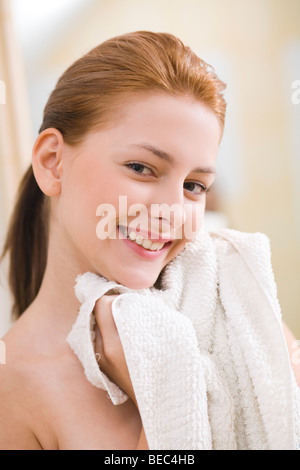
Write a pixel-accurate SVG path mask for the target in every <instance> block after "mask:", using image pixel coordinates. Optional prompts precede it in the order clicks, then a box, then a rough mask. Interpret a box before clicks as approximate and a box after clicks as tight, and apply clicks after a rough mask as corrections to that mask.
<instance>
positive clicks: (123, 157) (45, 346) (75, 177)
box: [0, 93, 220, 450]
mask: <svg viewBox="0 0 300 470" xmlns="http://www.w3.org/2000/svg"><path fill="white" fill-rule="evenodd" d="M123 111H124V112H123V113H122V116H121V118H120V119H119V120H118V121H117V122H116V124H115V125H114V126H111V127H109V128H108V129H106V130H101V131H97V132H92V133H90V134H89V135H88V136H87V137H86V138H85V140H84V142H83V143H82V144H81V145H79V147H75V148H74V147H71V146H69V145H67V144H66V143H65V142H64V141H63V138H62V136H61V134H60V133H59V132H58V131H57V130H56V129H47V130H46V131H44V132H43V133H42V134H41V135H40V136H39V137H38V139H37V141H36V144H35V146H34V149H33V157H32V164H33V169H34V173H35V177H36V180H37V182H38V184H39V186H40V188H41V189H42V191H43V192H44V193H45V194H46V195H47V196H48V197H49V198H50V199H51V223H50V240H49V248H48V261H47V267H46V272H45V275H44V279H43V282H42V286H41V289H40V291H39V293H38V295H37V297H36V299H35V300H34V301H33V303H32V304H31V305H30V306H29V307H28V308H27V310H26V311H25V312H24V313H23V314H22V316H21V317H20V318H19V320H18V321H17V322H16V323H15V324H14V326H13V327H12V328H11V330H10V331H9V332H8V333H7V334H6V335H5V337H4V338H3V340H4V341H5V344H6V351H7V358H6V362H7V363H6V364H5V365H1V366H0V403H1V406H0V449H49V450H51V449H52V450H56V449H60V450H63V449H109V450H114V449H130V450H132V449H147V441H146V437H145V434H144V430H143V427H142V422H141V418H140V414H139V410H138V403H136V400H135V396H134V390H133V388H132V384H131V381H130V377H129V374H128V370H127V366H126V361H125V358H124V353H123V350H122V346H121V343H120V340H119V337H118V334H117V331H116V328H115V325H114V322H113V319H112V316H111V302H112V298H107V297H108V296H104V297H103V298H102V299H100V300H99V301H98V302H97V304H96V308H95V314H96V319H97V324H98V328H99V331H98V330H97V341H96V350H97V351H99V352H100V354H101V356H102V359H101V364H100V365H101V368H103V370H104V371H105V372H106V373H107V374H108V375H109V376H110V377H111V378H112V379H113V380H114V381H115V382H116V383H117V384H118V385H119V386H120V387H121V388H123V390H124V391H125V392H126V393H127V394H128V396H129V397H130V398H129V399H128V400H127V401H126V402H125V403H124V404H122V405H119V406H114V405H113V404H112V403H111V401H110V399H109V398H108V397H107V394H106V392H104V391H102V390H100V389H97V388H95V387H94V386H92V385H91V384H90V383H89V382H88V381H87V379H86V378H85V375H84V371H83V368H82V366H81V364H80V363H79V361H78V359H77V357H76V356H75V355H74V353H73V352H72V351H71V349H70V348H69V346H68V344H67V342H66V337H67V335H68V333H69V331H70V330H71V327H72V325H73V323H74V321H75V319H76V316H77V314H78V310H79V308H80V303H79V301H78V299H77V298H76V296H75V293H74V284H75V279H76V277H77V275H78V274H81V273H84V272H86V271H91V272H94V273H96V274H99V275H103V276H105V277H106V278H107V279H110V280H114V281H116V282H119V283H121V284H123V285H127V286H128V287H130V288H142V287H150V286H151V285H153V283H154V282H155V280H156V279H157V277H158V275H159V273H160V272H161V270H162V269H163V268H164V266H166V264H168V263H169V262H170V261H171V260H172V259H173V258H174V257H175V256H176V255H177V254H178V253H179V252H180V251H182V249H183V248H184V246H185V244H186V242H187V240H186V239H184V238H182V239H178V240H175V241H174V242H172V243H171V245H170V247H169V248H168V250H166V251H165V252H164V254H163V256H161V257H158V258H157V259H155V260H154V261H149V260H148V259H144V258H143V257H141V256H139V255H138V254H136V252H135V251H134V250H132V249H131V248H130V246H129V247H128V243H127V244H125V243H124V241H122V240H99V239H98V238H97V237H96V235H95V231H96V224H97V222H98V219H97V217H96V216H95V214H96V208H97V206H98V205H99V204H100V203H102V202H109V203H113V204H115V205H117V200H118V196H119V195H124V194H125V195H126V196H127V197H128V205H130V204H131V203H134V202H142V203H143V204H145V205H146V206H147V207H149V205H150V204H151V203H156V202H160V203H161V202H166V203H168V204H170V205H171V204H173V203H177V204H178V205H179V207H184V205H185V204H186V203H187V202H189V203H191V204H190V210H189V211H188V212H187V220H188V219H189V218H191V219H192V220H194V217H195V211H194V209H195V208H196V207H198V208H199V207H200V209H201V210H200V217H202V218H203V215H204V209H205V194H204V193H203V192H202V191H201V187H203V185H205V186H207V187H209V186H210V185H211V184H212V182H213V179H214V173H213V172H203V173H201V172H199V171H197V172H195V171H194V170H195V168H198V169H199V167H201V168H206V169H208V168H210V169H214V167H215V162H216V157H217V151H218V146H219V140H220V129H219V124H218V121H217V119H216V117H215V116H214V115H213V114H212V113H211V112H210V111H209V110H208V109H207V108H206V107H204V106H203V105H202V104H201V103H196V102H194V101H192V100H191V99H190V98H174V97H171V96H168V95H164V94H157V93H156V94H153V95H152V94H150V95H147V96H146V97H144V98H141V97H139V98H138V99H134V98H133V99H132V100H131V102H130V105H128V106H127V107H126V106H125V108H124V110H123ZM145 143H147V144H149V143H150V144H151V145H152V146H154V147H155V148H158V149H161V150H163V151H164V152H166V153H168V154H170V155H172V156H173V159H174V161H173V162H172V164H170V163H168V162H167V161H165V160H163V159H161V158H159V157H158V156H157V155H154V154H153V152H151V151H149V150H146V149H145V148H143V149H141V148H140V145H141V144H142V145H144V144H145ZM132 161H134V162H136V161H138V162H140V163H142V164H143V165H145V166H146V167H145V168H146V171H144V169H142V167H140V168H139V170H140V169H142V170H143V171H142V172H140V171H138V172H137V171H136V169H135V170H133V169H132V168H129V167H128V163H129V162H132ZM137 195H138V200H137ZM123 215H124V214H121V213H117V214H116V217H117V220H116V223H118V220H119V219H120V218H121V217H122V216H123ZM198 215H199V212H198ZM150 217H151V214H150ZM187 220H186V219H182V222H181V223H182V224H183V223H186V222H187ZM169 222H170V221H169ZM200 226H201V224H200ZM173 228H174V227H173ZM163 230H164V227H161V226H159V231H160V232H161V231H163ZM111 345H113V348H112V347H111Z"/></svg>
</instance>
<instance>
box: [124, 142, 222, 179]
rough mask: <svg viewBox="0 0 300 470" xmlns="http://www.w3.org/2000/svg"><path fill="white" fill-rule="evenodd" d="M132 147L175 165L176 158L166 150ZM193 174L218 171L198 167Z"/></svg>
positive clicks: (135, 145) (145, 145) (136, 145)
mask: <svg viewBox="0 0 300 470" xmlns="http://www.w3.org/2000/svg"><path fill="white" fill-rule="evenodd" d="M131 147H138V148H141V149H144V150H147V151H148V152H151V153H153V154H154V155H156V156H157V157H159V158H160V159H161V160H164V161H166V162H168V163H170V164H173V163H174V158H173V157H172V156H171V155H170V154H169V153H167V152H165V151H164V150H161V149H159V148H157V147H154V146H153V145H151V144H133V145H131ZM192 173H209V174H215V173H216V171H215V169H214V168H210V167H198V168H195V169H194V170H193V171H192Z"/></svg>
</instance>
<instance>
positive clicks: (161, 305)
mask: <svg viewBox="0 0 300 470" xmlns="http://www.w3.org/2000/svg"><path fill="white" fill-rule="evenodd" d="M75 291H76V295H77V297H78V299H79V300H80V302H81V304H82V305H81V308H80V311H79V314H78V317H77V320H76V322H75V324H74V325H73V328H72V330H71V332H70V333H69V335H68V338H67V341H68V343H69V345H70V346H71V348H72V349H73V351H74V352H75V354H76V355H77V356H78V358H79V360H80V361H81V363H82V365H83V367H84V370H85V374H86V377H87V379H88V380H89V381H90V382H91V383H92V384H93V385H94V386H96V387H99V388H102V389H104V390H106V391H107V392H108V395H109V397H110V398H111V400H112V402H113V403H114V404H115V405H118V404H121V403H123V402H124V401H125V400H126V399H127V398H128V397H127V396H126V394H125V393H124V392H123V391H122V390H121V389H120V388H119V387H118V386H117V385H116V384H114V383H112V382H111V381H110V380H109V379H108V377H107V376H106V375H105V374H104V373H102V372H101V370H100V369H99V366H98V363H97V361H96V358H95V353H94V324H95V319H94V314H93V309H94V306H95V302H96V301H97V300H98V299H99V298H100V297H101V296H103V295H104V294H106V293H112V292H113V293H118V294H119V295H118V297H116V298H115V299H114V301H113V303H112V314H113V317H114V320H115V323H116V326H117V329H118V332H119V336H120V340H121V342H122V346H123V349H124V353H125V358H126V361H127V364H128V369H129V373H130V377H131V380H132V384H133V388H134V391H135V395H136V399H137V402H138V406H139V411H140V414H141V418H142V421H143V425H144V429H145V434H146V437H147V441H148V444H149V448H150V449H156V450H164V449H168V450H172V449H176V450H179V449H182V450H184V449H189V450H197V449H214V450H217V449H245V450H256V449H261V450H264V449H265V450H267V449H269V450H283V449H289V450H292V449H297V448H299V443H300V394H299V388H298V387H297V385H296V381H295V377H294V375H293V372H292V369H291V365H290V361H289V355H288V350H287V346H286V343H285V339H284V335H283V331H282V325H281V311H280V306H279V303H278V300H277V292H276V284H275V281H274V276H273V271H272V266H271V256H270V246H269V240H268V238H267V237H266V236H265V235H263V234H260V233H255V234H249V233H243V232H238V231H235V230H231V229H222V230H219V231H217V232H213V233H207V232H205V231H201V232H200V234H199V235H198V236H197V238H196V239H195V240H193V241H191V242H189V243H188V244H187V245H186V248H185V250H184V251H183V252H182V253H180V254H179V255H178V256H177V257H176V258H175V259H174V260H173V261H172V262H171V263H169V264H168V265H167V266H166V267H165V269H164V271H163V273H162V275H161V283H160V287H159V289H158V288H155V287H151V288H149V289H141V290H132V289H129V288H126V287H124V286H121V285H119V284H116V283H115V282H112V281H107V280H106V279H105V278H103V277H101V276H97V275H95V274H93V273H85V274H82V275H80V276H78V277H77V280H76V286H75Z"/></svg>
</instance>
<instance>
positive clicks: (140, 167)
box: [126, 162, 153, 176]
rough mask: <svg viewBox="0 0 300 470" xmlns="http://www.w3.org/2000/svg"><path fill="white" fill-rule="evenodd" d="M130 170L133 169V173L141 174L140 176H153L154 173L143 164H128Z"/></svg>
mask: <svg viewBox="0 0 300 470" xmlns="http://www.w3.org/2000/svg"><path fill="white" fill-rule="evenodd" d="M126 166H128V167H129V168H131V169H132V170H133V171H135V172H136V173H139V174H140V175H146V176H147V175H151V174H152V173H153V172H152V170H150V168H148V167H147V166H145V165H143V164H142V163H135V162H133V163H127V165H126Z"/></svg>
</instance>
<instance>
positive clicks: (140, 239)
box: [135, 235, 143, 245]
mask: <svg viewBox="0 0 300 470" xmlns="http://www.w3.org/2000/svg"><path fill="white" fill-rule="evenodd" d="M135 243H137V244H138V245H141V244H142V243H143V238H142V237H141V236H140V235H138V236H137V237H136V240H135Z"/></svg>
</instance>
